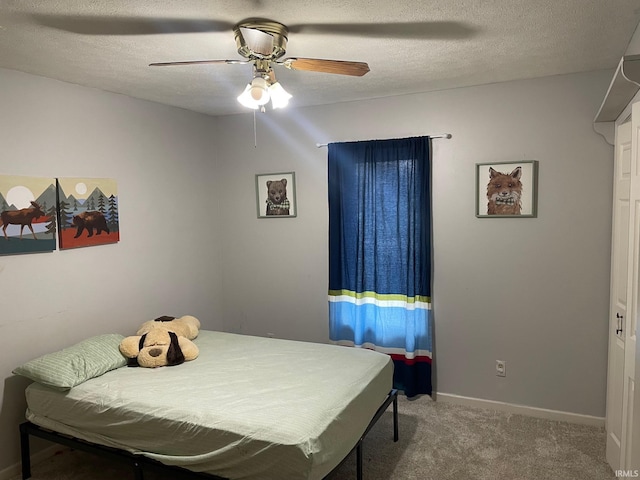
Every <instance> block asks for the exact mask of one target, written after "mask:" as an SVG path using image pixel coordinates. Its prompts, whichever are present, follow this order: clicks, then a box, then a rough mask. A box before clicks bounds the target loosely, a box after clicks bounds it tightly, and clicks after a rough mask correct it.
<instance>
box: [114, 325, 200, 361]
mask: <svg viewBox="0 0 640 480" xmlns="http://www.w3.org/2000/svg"><path fill="white" fill-rule="evenodd" d="M199 330H200V321H199V320H198V319H197V318H195V317H192V316H191V315H185V316H183V317H180V318H175V317H169V316H163V317H159V318H156V319H155V320H149V321H148V322H144V323H143V324H142V325H141V326H140V328H139V329H138V331H137V332H136V334H135V335H134V336H131V337H127V338H125V339H124V340H122V342H121V343H120V352H121V353H122V355H124V356H125V357H127V358H128V359H129V365H131V366H136V365H138V366H140V367H148V368H155V367H164V366H171V365H180V364H181V363H184V362H185V361H189V360H194V359H195V358H197V357H198V354H199V353H200V352H199V350H198V347H197V346H196V344H195V343H193V342H192V341H191V340H193V339H194V338H196V337H197V336H198V331H199Z"/></svg>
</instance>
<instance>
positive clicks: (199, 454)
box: [26, 331, 393, 480]
mask: <svg viewBox="0 0 640 480" xmlns="http://www.w3.org/2000/svg"><path fill="white" fill-rule="evenodd" d="M195 342H196V343H197V345H198V346H199V348H200V356H199V357H198V359H196V360H194V361H191V362H187V363H184V364H182V365H179V366H175V367H163V368H157V369H147V368H128V367H122V368H119V369H117V370H113V371H111V372H108V373H106V374H104V375H102V376H100V377H96V378H93V379H91V380H89V381H87V382H85V383H82V384H80V385H78V386H76V387H74V388H72V389H71V390H69V391H68V392H60V391H57V390H53V389H50V388H48V387H45V386H42V385H39V384H35V383H34V384H32V385H30V386H29V387H28V388H27V392H26V394H27V405H28V410H27V419H28V420H29V421H31V422H33V423H35V424H37V425H40V426H42V427H45V428H50V429H52V430H55V431H57V432H60V433H64V434H68V435H72V436H74V437H78V438H81V439H84V440H87V441H90V442H94V443H98V444H102V445H107V446H111V447H116V448H120V449H124V450H127V451H130V452H133V453H141V454H144V455H146V456H148V457H151V458H153V459H156V460H159V461H160V462H162V463H165V464H167V465H178V466H182V467H185V468H188V469H190V470H193V471H202V472H207V473H212V474H215V475H219V476H222V477H225V478H229V479H233V480H236V479H238V480H239V479H247V480H249V479H251V480H258V479H260V480H270V479H273V480H276V479H277V480H285V479H321V478H323V477H324V476H325V475H327V474H328V473H329V472H330V471H331V470H332V469H333V468H334V467H335V466H336V465H338V464H339V463H340V461H341V460H342V459H343V458H344V457H345V456H346V455H347V454H348V453H349V451H350V450H351V449H352V448H353V447H354V446H355V444H356V443H357V441H358V439H359V438H360V436H361V435H362V433H363V432H364V430H365V428H366V427H367V425H368V423H369V421H370V420H371V418H372V417H373V415H374V414H375V412H376V410H377V409H378V408H379V406H380V405H381V404H382V403H383V402H384V400H385V398H386V396H387V394H388V393H389V391H390V389H391V386H392V375H393V363H392V361H391V359H390V357H388V356H387V355H383V354H380V353H377V352H373V351H370V350H365V349H358V348H348V347H340V346H335V345H324V344H315V343H306V342H295V341H288V340H278V339H270V338H261V337H252V336H247V335H236V334H230V333H222V332H212V331H201V332H200V335H199V337H198V338H197V339H196V340H195Z"/></svg>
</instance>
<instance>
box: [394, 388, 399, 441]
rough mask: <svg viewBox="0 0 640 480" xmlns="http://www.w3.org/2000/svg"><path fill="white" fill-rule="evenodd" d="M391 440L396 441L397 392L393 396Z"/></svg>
mask: <svg viewBox="0 0 640 480" xmlns="http://www.w3.org/2000/svg"><path fill="white" fill-rule="evenodd" d="M393 441H394V442H397V441H398V393H397V392H396V394H395V396H394V397H393Z"/></svg>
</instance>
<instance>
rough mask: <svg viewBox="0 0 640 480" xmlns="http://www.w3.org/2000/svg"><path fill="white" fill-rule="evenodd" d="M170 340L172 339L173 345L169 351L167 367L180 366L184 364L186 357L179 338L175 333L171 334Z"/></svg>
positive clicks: (170, 345)
mask: <svg viewBox="0 0 640 480" xmlns="http://www.w3.org/2000/svg"><path fill="white" fill-rule="evenodd" d="M169 338H171V344H169V350H167V366H171V365H180V364H181V363H184V355H183V353H182V349H181V348H180V343H179V342H178V336H177V335H176V334H175V333H174V332H169Z"/></svg>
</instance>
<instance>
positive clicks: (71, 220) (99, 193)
mask: <svg viewBox="0 0 640 480" xmlns="http://www.w3.org/2000/svg"><path fill="white" fill-rule="evenodd" d="M57 190H58V192H57V193H58V225H59V239H60V249H68V248H77V247H87V246H91V245H104V244H107V243H116V242H118V241H119V240H120V226H119V220H118V218H119V214H118V189H117V184H116V181H115V180H114V179H111V178H71V177H66V178H58V180H57Z"/></svg>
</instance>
